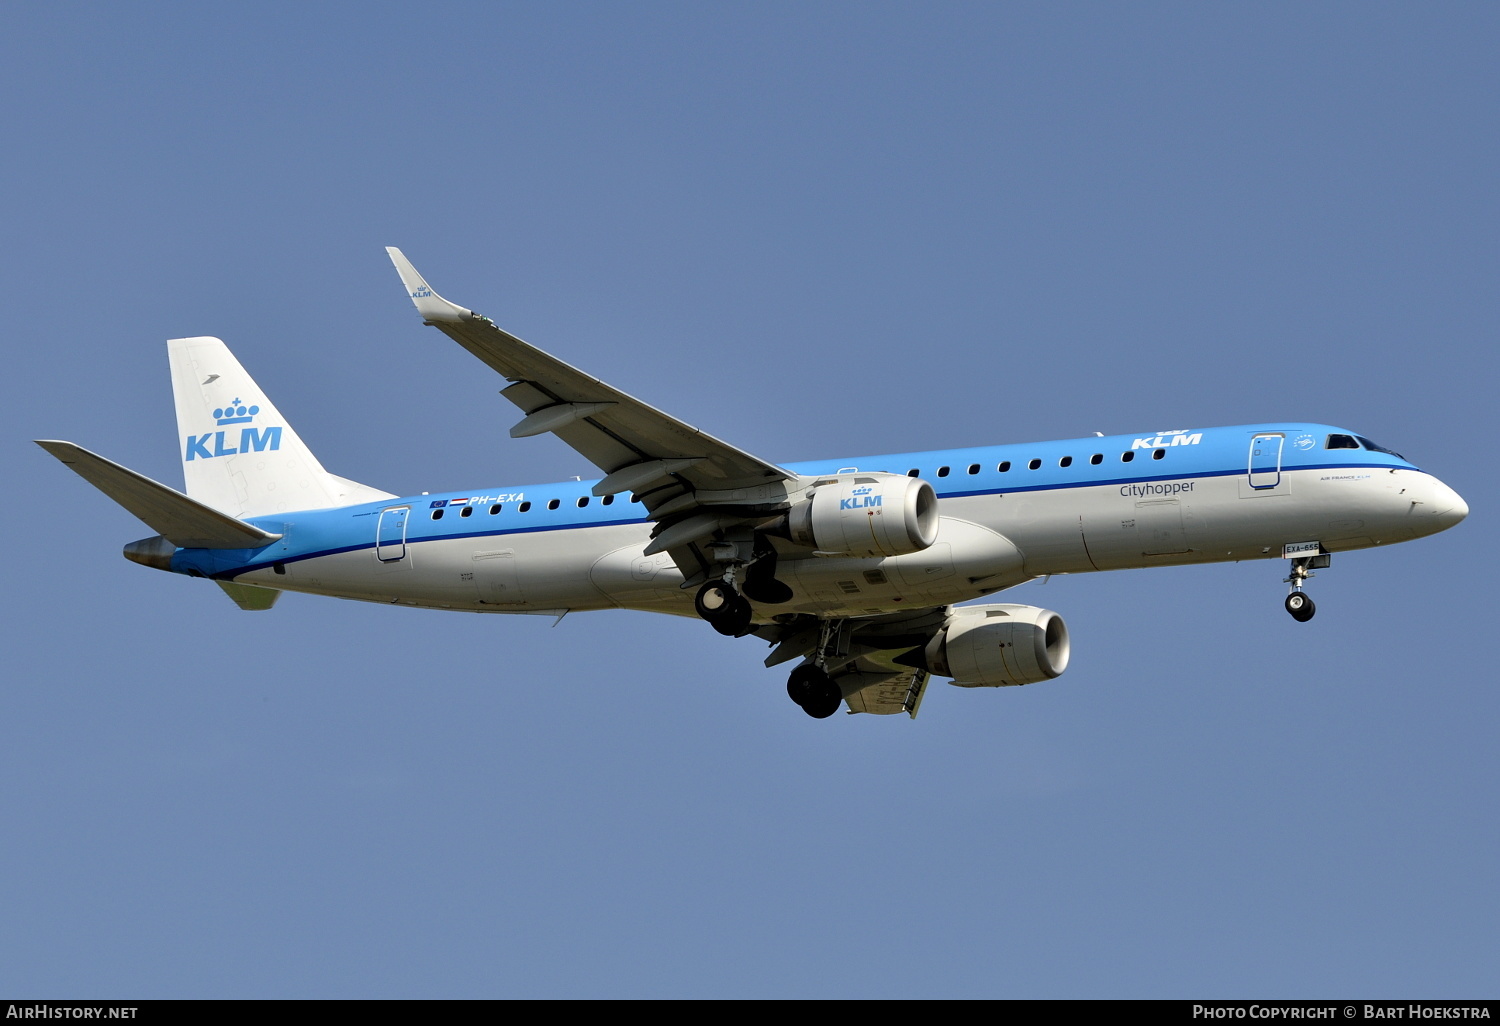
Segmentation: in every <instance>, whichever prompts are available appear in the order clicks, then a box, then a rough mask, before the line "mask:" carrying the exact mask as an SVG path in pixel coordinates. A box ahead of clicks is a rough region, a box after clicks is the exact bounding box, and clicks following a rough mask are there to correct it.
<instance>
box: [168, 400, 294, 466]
mask: <svg viewBox="0 0 1500 1026" xmlns="http://www.w3.org/2000/svg"><path fill="white" fill-rule="evenodd" d="M258 413H260V407H259V406H244V405H241V403H240V400H239V399H235V400H234V401H233V402H232V403H230V404H229V405H228V406H222V407H220V408H218V409H216V410H214V423H216V424H219V425H221V426H222V425H227V424H249V423H252V422H253V421H254V420H255V415H256V414H258ZM233 434H234V432H233V431H210V432H208V433H207V434H203V435H188V436H187V451H186V452H185V453H184V454H183V458H184V459H185V460H186V461H187V462H189V463H191V462H192V461H193V460H211V459H213V458H214V457H215V456H235V455H238V454H239V453H242V452H266V451H267V450H270V451H272V452H274V451H276V450H277V449H280V448H281V428H279V427H268V428H254V427H246V428H240V433H239V437H238V438H236V439H235V444H234V445H230V444H229V436H232V435H233ZM210 444H212V446H213V448H212V449H210V448H209V445H210Z"/></svg>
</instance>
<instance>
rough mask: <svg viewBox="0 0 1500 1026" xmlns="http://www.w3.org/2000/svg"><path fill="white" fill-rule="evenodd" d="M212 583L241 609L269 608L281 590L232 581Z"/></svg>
mask: <svg viewBox="0 0 1500 1026" xmlns="http://www.w3.org/2000/svg"><path fill="white" fill-rule="evenodd" d="M214 583H215V584H217V585H218V586H219V587H221V588H223V589H224V594H226V595H228V596H229V597H230V598H232V599H234V604H235V605H237V606H239V607H240V608H241V609H251V610H255V609H270V608H271V607H272V606H274V605H275V604H276V600H277V599H279V598H281V592H279V591H277V590H276V589H275V588H257V587H256V586H255V585H253V584H236V583H234V582H233V581H215V582H214Z"/></svg>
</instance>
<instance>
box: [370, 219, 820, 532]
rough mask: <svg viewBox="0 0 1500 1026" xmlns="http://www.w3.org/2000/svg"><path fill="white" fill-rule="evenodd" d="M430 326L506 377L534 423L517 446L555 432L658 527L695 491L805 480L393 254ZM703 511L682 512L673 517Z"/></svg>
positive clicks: (519, 429)
mask: <svg viewBox="0 0 1500 1026" xmlns="http://www.w3.org/2000/svg"><path fill="white" fill-rule="evenodd" d="M386 252H387V253H388V254H390V258H391V262H392V263H394V264H395V265H396V270H397V271H398V272H399V273H400V275H401V281H402V283H403V284H405V286H406V291H407V293H408V294H409V295H410V296H411V298H412V302H413V303H415V304H416V307H417V311H418V312H419V313H420V314H421V315H422V319H423V321H424V322H425V323H427V324H430V325H432V326H433V327H435V328H437V329H438V330H440V331H442V332H443V333H444V334H446V335H447V336H448V337H449V338H451V339H453V340H454V341H455V342H457V343H458V344H459V345H461V346H463V347H464V348H465V349H467V350H468V351H469V352H471V353H473V354H474V355H475V356H477V357H479V358H480V359H481V360H483V361H484V362H485V363H487V364H489V365H490V366H491V367H492V368H494V369H495V370H496V371H498V372H499V373H500V374H501V375H503V376H504V377H505V379H506V380H507V381H509V382H511V384H510V385H509V387H507V388H505V389H504V390H503V391H502V392H501V393H500V394H501V395H503V396H505V398H507V399H509V400H510V401H511V402H513V403H515V404H516V405H517V406H519V407H520V408H521V412H522V413H524V414H525V416H524V417H523V418H522V419H521V420H520V422H518V423H517V424H516V426H515V427H513V428H511V430H510V434H511V437H512V438H524V437H527V436H529V435H539V434H543V433H545V432H548V431H550V432H552V433H553V434H555V435H556V436H557V437H558V438H561V439H562V440H563V441H564V442H566V443H567V444H568V445H570V446H572V447H573V448H574V449H576V450H577V451H578V452H579V453H580V454H581V455H582V456H583V457H584V458H585V459H587V460H588V461H589V462H590V463H592V464H593V465H594V466H596V467H598V468H599V469H600V471H602V472H603V473H604V475H605V476H604V480H602V481H600V482H599V483H598V484H597V485H595V486H594V494H595V495H612V494H615V493H617V492H626V491H628V492H634V493H635V494H636V495H638V496H640V497H641V500H642V501H643V502H644V503H645V504H646V508H647V509H648V510H650V511H651V513H652V514H653V516H654V517H660V516H663V515H670V513H668V514H662V513H661V509H662V507H663V506H665V505H667V504H669V503H671V501H672V500H673V499H676V498H679V497H681V496H682V495H684V494H688V493H691V492H694V491H705V490H706V491H715V492H719V491H740V490H752V491H753V490H754V489H756V488H758V487H761V486H764V485H767V484H772V483H780V482H782V481H789V480H795V478H796V475H794V474H792V473H790V472H788V471H786V470H783V469H782V468H780V467H778V466H776V465H775V464H773V463H767V462H766V461H765V460H762V459H759V458H757V457H755V456H752V455H750V454H749V453H747V452H744V451H742V450H740V449H736V448H735V447H734V446H732V445H730V444H728V443H727V442H721V441H719V440H718V439H717V438H715V437H713V436H712V435H709V434H706V433H704V432H702V431H699V430H698V429H697V428H695V427H692V426H690V425H688V424H684V423H683V422H682V421H680V420H678V419H677V418H675V417H672V416H669V415H667V414H665V413H663V412H662V411H660V410H658V409H656V408H654V407H652V406H648V405H647V404H646V403H643V402H641V401H640V400H639V399H636V398H634V397H632V396H628V395H626V394H625V393H624V392H621V391H619V390H618V389H615V388H611V387H610V386H609V385H606V384H605V383H604V382H602V381H600V380H599V379H598V378H595V377H591V376H590V375H588V374H585V373H584V372H583V371H581V370H578V369H577V368H576V367H571V366H569V365H568V364H566V363H563V362H562V361H561V360H559V359H557V358H556V357H555V356H550V355H548V354H547V353H544V352H542V351H541V350H540V349H537V348H536V347H535V346H532V345H528V344H527V343H525V342H523V341H521V340H520V339H518V338H516V337H515V336H514V335H512V334H510V333H509V332H507V331H504V330H502V329H501V328H499V327H497V326H496V324H495V322H494V321H492V320H490V319H489V318H488V317H482V316H480V315H479V314H476V313H474V312H473V311H472V310H466V309H464V308H463V307H461V306H457V305H455V304H453V303H450V302H448V301H447V300H446V299H443V298H442V297H441V296H439V295H438V294H437V293H436V292H433V291H432V288H431V287H430V286H429V285H428V284H427V282H426V281H424V280H423V279H422V276H421V275H420V274H418V273H417V271H416V269H415V268H414V267H412V265H411V262H410V261H408V260H407V259H406V257H405V256H403V255H402V253H401V251H400V250H399V249H396V248H395V247H394V246H391V247H387V249H386ZM693 505H694V504H690V503H678V504H675V505H673V507H672V512H681V511H682V510H684V509H688V508H691V507H692V506H693Z"/></svg>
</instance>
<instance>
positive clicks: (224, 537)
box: [36, 440, 281, 549]
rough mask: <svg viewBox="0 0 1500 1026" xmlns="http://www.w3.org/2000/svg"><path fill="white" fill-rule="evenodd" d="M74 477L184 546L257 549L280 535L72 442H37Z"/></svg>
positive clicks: (176, 543) (193, 547)
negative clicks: (70, 471) (81, 479)
mask: <svg viewBox="0 0 1500 1026" xmlns="http://www.w3.org/2000/svg"><path fill="white" fill-rule="evenodd" d="M36 444H37V445H40V446H41V447H42V448H43V449H46V450H47V451H48V452H49V453H51V454H52V455H53V456H55V457H57V459H58V460H59V461H60V462H62V463H65V464H67V466H68V467H69V468H70V469H71V470H72V471H73V472H74V473H75V474H77V475H78V476H79V477H81V478H83V479H84V480H85V481H87V482H88V483H89V484H91V485H93V486H94V487H95V488H97V489H99V490H100V491H101V492H103V493H104V494H105V495H108V496H109V497H110V498H111V499H114V500H115V501H116V502H118V503H119V504H120V505H121V506H124V507H125V508H126V509H127V510H129V511H130V512H131V513H133V514H135V515H136V516H137V517H139V518H140V519H141V520H142V521H144V522H145V524H146V526H147V527H150V528H151V529H152V530H154V531H156V532H157V533H158V534H160V535H161V536H162V537H164V538H166V539H167V541H169V542H171V543H172V544H173V545H176V546H178V547H179V548H184V549H258V548H261V547H262V546H265V545H269V544H270V543H271V542H273V541H276V540H277V539H278V538H280V537H281V535H279V534H271V533H270V532H268V531H262V530H261V529H260V528H258V527H256V526H255V525H253V524H247V523H245V522H244V521H243V520H236V519H235V518H234V517H232V516H229V515H228V514H227V513H220V512H219V511H218V510H216V509H214V508H213V507H212V506H205V505H204V504H203V503H201V502H198V501H197V500H196V499H190V498H188V497H187V496H186V495H183V494H182V493H181V492H179V491H177V490H176V489H173V488H168V487H167V486H166V485H164V484H158V483H157V482H155V481H153V480H151V479H150V478H149V477H143V476H141V475H140V474H137V473H136V472H135V471H133V470H129V469H127V468H125V467H122V466H120V465H119V464H118V463H111V462H110V461H109V460H107V459H105V458H104V457H103V456H99V455H96V454H95V453H91V452H89V451H88V450H87V449H85V448H83V447H82V446H78V445H74V444H73V443H72V442H57V441H43V440H38V441H37V443H36Z"/></svg>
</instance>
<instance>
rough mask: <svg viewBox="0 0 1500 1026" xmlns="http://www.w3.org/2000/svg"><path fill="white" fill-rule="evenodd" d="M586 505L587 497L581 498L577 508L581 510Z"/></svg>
mask: <svg viewBox="0 0 1500 1026" xmlns="http://www.w3.org/2000/svg"><path fill="white" fill-rule="evenodd" d="M588 504H589V497H588V496H587V495H585V496H584V497H583V498H581V499H579V500H578V508H579V509H583V507H585V506H587V505H588Z"/></svg>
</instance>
